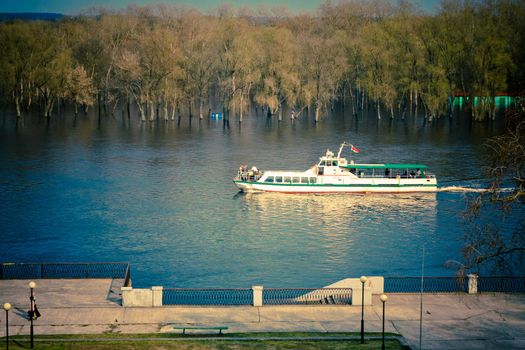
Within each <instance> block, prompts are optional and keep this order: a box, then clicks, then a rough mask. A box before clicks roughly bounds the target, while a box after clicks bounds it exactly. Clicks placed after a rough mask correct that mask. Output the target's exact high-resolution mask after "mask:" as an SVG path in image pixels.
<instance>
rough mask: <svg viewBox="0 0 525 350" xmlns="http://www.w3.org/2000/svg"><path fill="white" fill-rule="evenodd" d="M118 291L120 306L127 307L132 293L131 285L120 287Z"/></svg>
mask: <svg viewBox="0 0 525 350" xmlns="http://www.w3.org/2000/svg"><path fill="white" fill-rule="evenodd" d="M120 291H121V293H122V306H124V307H127V306H131V305H130V296H131V293H133V288H132V287H121V288H120Z"/></svg>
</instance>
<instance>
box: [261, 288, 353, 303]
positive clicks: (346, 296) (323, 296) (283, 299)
mask: <svg viewBox="0 0 525 350" xmlns="http://www.w3.org/2000/svg"><path fill="white" fill-rule="evenodd" d="M314 304H317V305H322V304H326V305H348V304H352V288H317V289H316V288H265V289H263V305H314Z"/></svg>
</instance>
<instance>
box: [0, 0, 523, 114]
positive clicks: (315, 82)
mask: <svg viewBox="0 0 525 350" xmlns="http://www.w3.org/2000/svg"><path fill="white" fill-rule="evenodd" d="M524 36H525V2H524V1H522V0H480V1H467V0H462V1H450V0H444V1H442V2H441V3H440V4H439V8H438V9H437V10H436V11H435V13H432V14H428V13H425V12H423V11H422V10H421V9H419V8H418V7H417V6H416V5H414V4H413V3H410V2H403V1H400V2H398V3H396V4H392V3H390V2H386V1H378V0H347V1H337V2H336V1H325V2H324V3H322V4H321V5H320V7H319V8H318V9H317V11H315V13H303V14H294V13H291V12H290V11H289V10H287V8H286V7H272V8H270V7H258V8H256V9H253V8H247V7H239V8H235V7H232V6H231V5H222V6H219V7H218V8H216V9H214V10H213V11H209V12H207V13H203V12H200V11H198V10H196V9H194V8H191V7H188V6H175V5H164V4H157V5H153V6H145V7H138V6H130V7H128V8H127V9H123V10H111V11H110V10H107V9H103V8H98V9H90V10H87V11H85V12H84V13H82V14H81V15H77V16H72V17H71V16H70V17H67V16H66V17H64V18H62V19H60V20H58V21H20V20H15V21H4V22H1V23H0V43H1V47H2V55H0V103H1V104H2V105H3V106H5V107H6V108H12V109H13V110H14V111H15V113H16V116H17V117H22V116H23V115H24V113H27V112H28V111H30V110H32V109H36V108H38V110H39V111H41V113H42V115H43V116H44V117H46V118H49V117H51V116H52V115H53V113H56V110H57V108H58V106H60V105H69V106H72V107H73V106H74V110H75V114H78V113H79V111H87V109H89V108H98V109H99V111H103V113H114V112H115V110H116V109H122V110H123V111H125V110H127V114H128V117H129V115H130V113H137V114H138V117H139V118H140V119H141V120H142V121H144V122H147V121H148V120H149V121H153V120H156V119H161V120H174V119H175V118H180V116H181V114H184V115H186V116H189V117H190V118H192V117H196V118H197V117H198V118H200V119H202V118H205V117H208V113H210V111H211V108H219V109H222V111H223V113H224V117H225V118H230V117H231V118H235V120H237V121H239V122H242V120H243V116H245V115H246V113H247V111H248V110H249V108H250V106H259V107H262V108H263V109H264V110H265V111H267V113H268V115H274V116H276V117H278V118H279V119H281V118H283V109H284V107H285V106H287V107H288V110H290V111H293V112H292V113H293V114H292V115H293V117H294V118H300V117H301V116H302V112H303V111H305V110H311V111H312V115H315V121H316V122H317V121H319V120H320V118H322V117H323V115H325V114H326V111H327V110H329V109H330V108H331V106H333V105H334V104H335V103H347V104H348V105H349V107H348V108H350V110H351V111H352V112H353V113H357V111H359V110H361V109H363V108H364V106H371V108H373V109H374V110H375V111H377V114H376V115H377V118H381V117H382V114H384V115H385V116H386V117H388V118H398V117H400V118H401V117H404V115H405V114H408V113H411V112H412V111H413V110H417V109H419V111H420V113H424V115H425V117H426V118H428V119H433V118H439V117H443V116H447V115H451V113H452V101H453V98H454V96H463V97H465V100H466V101H467V108H468V111H469V113H470V116H471V117H472V118H473V120H484V119H487V118H490V119H494V118H495V116H496V113H495V112H496V104H495V99H494V96H497V95H501V94H506V95H512V96H520V95H521V96H523V95H524V92H525V69H523V65H524V63H525V38H524ZM474 97H476V98H477V99H478V100H479V101H480V102H479V103H476V104H474V103H473V101H474ZM215 103H217V104H218V106H216V105H215ZM122 113H124V112H122Z"/></svg>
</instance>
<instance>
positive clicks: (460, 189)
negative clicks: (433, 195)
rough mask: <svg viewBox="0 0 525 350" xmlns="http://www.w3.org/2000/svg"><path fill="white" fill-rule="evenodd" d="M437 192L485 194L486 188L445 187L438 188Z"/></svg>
mask: <svg viewBox="0 0 525 350" xmlns="http://www.w3.org/2000/svg"><path fill="white" fill-rule="evenodd" d="M438 192H478V193H481V192H487V189H486V188H473V187H464V186H445V187H440V188H438Z"/></svg>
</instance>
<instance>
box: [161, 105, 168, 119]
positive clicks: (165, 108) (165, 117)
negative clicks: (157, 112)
mask: <svg viewBox="0 0 525 350" xmlns="http://www.w3.org/2000/svg"><path fill="white" fill-rule="evenodd" d="M162 109H163V112H164V120H165V121H168V120H169V115H168V101H166V100H164V103H163V105H162Z"/></svg>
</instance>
